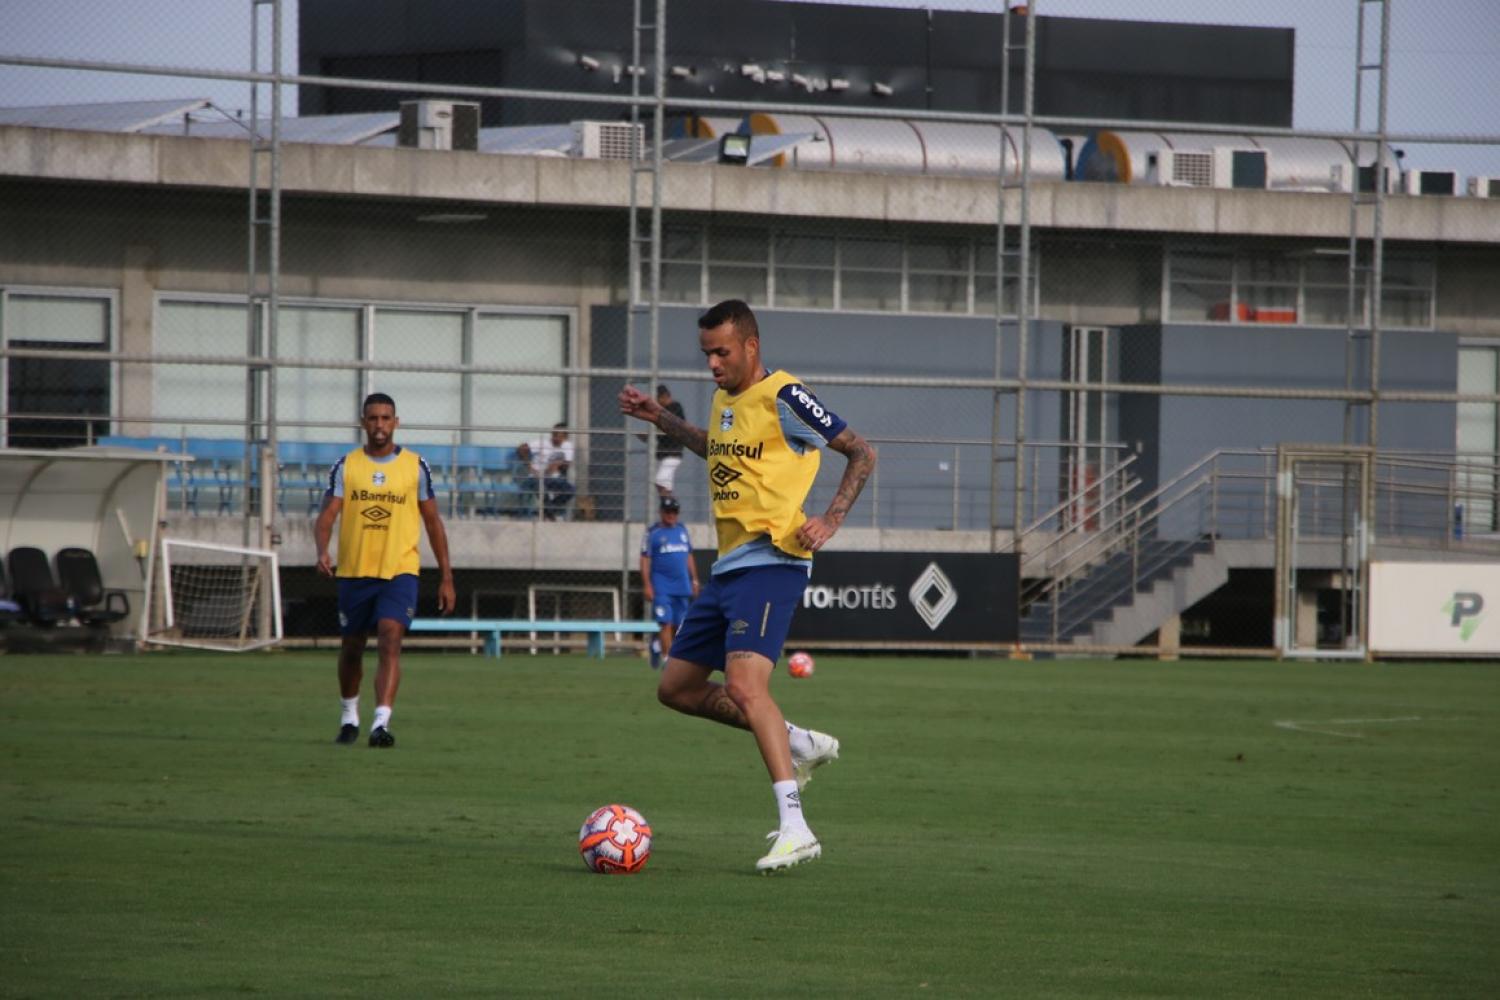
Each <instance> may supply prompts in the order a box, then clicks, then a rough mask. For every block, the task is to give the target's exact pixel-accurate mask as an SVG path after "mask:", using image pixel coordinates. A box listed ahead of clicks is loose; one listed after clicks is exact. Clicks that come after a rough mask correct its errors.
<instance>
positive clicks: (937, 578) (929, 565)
mask: <svg viewBox="0 0 1500 1000" xmlns="http://www.w3.org/2000/svg"><path fill="white" fill-rule="evenodd" d="M694 557H695V558H696V559H697V561H698V575H699V577H700V578H701V579H703V580H705V581H706V580H707V579H708V568H709V566H711V565H712V564H713V560H714V553H713V552H706V551H703V550H699V551H698V552H696V553H694ZM1016 586H1017V567H1016V557H1015V556H1014V555H1011V554H1009V553H998V554H991V553H972V552H820V553H819V554H818V555H817V556H816V557H815V558H814V559H813V572H812V580H811V582H809V583H808V585H807V589H806V590H805V591H803V593H802V605H801V606H800V607H799V608H798V609H797V613H796V614H795V615H793V616H792V630H791V635H790V637H789V639H788V641H789V642H796V641H798V640H802V639H843V640H848V641H851V642H858V641H860V640H868V641H871V642H883V641H906V642H920V641H922V640H924V639H930V640H932V641H934V642H1014V641H1015V639H1016V634H1017V626H1016Z"/></svg>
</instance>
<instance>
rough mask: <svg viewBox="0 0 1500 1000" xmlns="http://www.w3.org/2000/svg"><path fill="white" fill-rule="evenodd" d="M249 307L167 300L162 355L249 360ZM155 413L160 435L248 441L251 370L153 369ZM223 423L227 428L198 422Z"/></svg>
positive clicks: (159, 337) (159, 320)
mask: <svg viewBox="0 0 1500 1000" xmlns="http://www.w3.org/2000/svg"><path fill="white" fill-rule="evenodd" d="M245 334H246V331H245V306H244V304H243V303H232V302H171V301H163V302H161V303H160V305H159V306H158V308H157V317H156V336H155V342H154V344H153V350H154V351H155V353H157V354H198V355H206V356H209V357H219V358H243V357H244V356H245ZM151 412H152V413H153V414H155V415H156V417H157V418H158V419H157V422H156V425H155V426H154V427H153V429H152V430H153V432H154V433H157V434H166V435H171V434H178V433H182V434H186V435H187V436H189V437H218V438H234V437H243V436H244V433H245V431H244V426H245V423H246V419H247V414H246V413H245V369H244V368H243V367H240V366H235V365H173V364H160V363H158V364H154V365H152V366H151ZM195 417H196V418H198V419H199V420H202V419H204V418H218V419H221V420H225V421H229V422H228V423H223V424H208V423H195V422H194V421H193V418H195Z"/></svg>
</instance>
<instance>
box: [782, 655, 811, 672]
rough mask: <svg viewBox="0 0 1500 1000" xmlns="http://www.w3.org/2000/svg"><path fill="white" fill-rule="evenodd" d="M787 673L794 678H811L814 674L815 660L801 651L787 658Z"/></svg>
mask: <svg viewBox="0 0 1500 1000" xmlns="http://www.w3.org/2000/svg"><path fill="white" fill-rule="evenodd" d="M786 672H787V673H789V674H791V675H792V676H793V677H811V676H812V673H813V658H812V656H811V655H810V654H808V653H804V652H802V651H801V650H798V651H797V652H795V653H793V654H792V655H791V656H789V657H787V660H786Z"/></svg>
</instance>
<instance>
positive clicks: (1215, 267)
mask: <svg viewBox="0 0 1500 1000" xmlns="http://www.w3.org/2000/svg"><path fill="white" fill-rule="evenodd" d="M1171 268H1172V280H1173V281H1212V282H1215V283H1221V282H1222V283H1224V284H1228V282H1229V279H1230V274H1231V272H1232V271H1233V269H1234V260H1233V259H1232V258H1230V257H1218V256H1213V255H1211V254H1186V253H1174V254H1173V255H1172V259H1171Z"/></svg>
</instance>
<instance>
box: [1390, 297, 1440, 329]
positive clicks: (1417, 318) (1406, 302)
mask: <svg viewBox="0 0 1500 1000" xmlns="http://www.w3.org/2000/svg"><path fill="white" fill-rule="evenodd" d="M1431 306H1432V294H1431V293H1430V292H1427V291H1425V290H1421V289H1405V288H1382V289H1381V295H1380V325H1381V326H1411V327H1427V326H1431V325H1432V309H1431Z"/></svg>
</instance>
